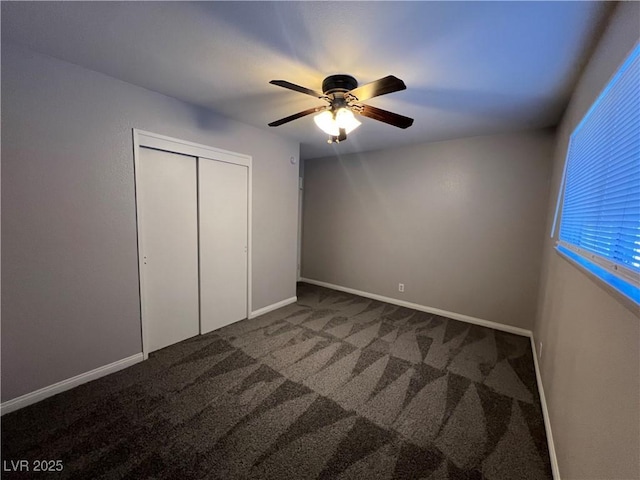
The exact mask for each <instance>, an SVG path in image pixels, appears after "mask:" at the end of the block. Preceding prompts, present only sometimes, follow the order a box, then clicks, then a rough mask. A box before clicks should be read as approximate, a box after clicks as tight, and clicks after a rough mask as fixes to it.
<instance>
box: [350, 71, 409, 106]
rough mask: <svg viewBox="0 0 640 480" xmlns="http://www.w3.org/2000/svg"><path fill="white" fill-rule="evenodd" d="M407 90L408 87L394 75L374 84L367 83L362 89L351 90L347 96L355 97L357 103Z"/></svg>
mask: <svg viewBox="0 0 640 480" xmlns="http://www.w3.org/2000/svg"><path fill="white" fill-rule="evenodd" d="M406 88H407V86H406V85H405V84H404V82H403V81H402V80H400V79H399V78H397V77H394V76H393V75H388V76H386V77H384V78H381V79H379V80H376V81H374V82H371V83H367V84H365V85H362V86H361V87H358V88H354V89H353V90H350V91H349V92H348V93H347V96H353V97H355V101H357V102H364V101H365V100H369V99H370V98H373V97H378V96H380V95H386V94H387V93H393V92H399V91H400V90H405V89H406Z"/></svg>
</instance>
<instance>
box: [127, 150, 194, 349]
mask: <svg viewBox="0 0 640 480" xmlns="http://www.w3.org/2000/svg"><path fill="white" fill-rule="evenodd" d="M196 167H197V164H196V158H195V157H189V156H186V155H179V154H176V153H169V152H163V151H159V150H152V149H148V148H141V149H140V159H139V169H140V172H139V175H138V178H139V181H138V182H139V183H138V186H139V190H140V191H139V192H138V201H139V202H140V206H141V207H142V208H141V209H140V212H141V219H140V222H139V225H140V226H141V228H140V232H139V235H141V244H142V248H143V252H142V255H143V265H142V266H143V272H142V274H143V275H144V278H143V283H142V284H143V289H144V292H143V299H144V305H143V315H144V316H145V322H146V326H147V332H146V335H147V342H148V345H149V349H148V350H149V351H154V350H158V349H160V348H163V347H166V346H168V345H172V344H174V343H177V342H180V341H182V340H184V339H186V338H189V337H193V336H195V335H198V333H199V331H200V325H199V305H198V204H197V201H198V198H197V195H198V194H197V171H196Z"/></svg>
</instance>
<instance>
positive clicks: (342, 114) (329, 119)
mask: <svg viewBox="0 0 640 480" xmlns="http://www.w3.org/2000/svg"><path fill="white" fill-rule="evenodd" d="M313 121H314V122H316V125H317V126H318V128H319V129H320V130H322V131H323V132H325V133H326V134H327V135H331V136H332V137H337V136H338V135H340V129H341V128H342V129H344V130H345V132H346V133H347V134H349V133H351V132H352V131H354V130H355V129H356V128H358V127H359V126H360V125H361V123H360V122H359V121H358V120H357V119H356V117H355V116H354V115H353V112H352V111H351V110H349V109H348V108H339V109H338V111H336V112H335V113H333V112H332V111H330V110H325V111H324V112H322V113H320V114H318V115H316V116H315V117H313Z"/></svg>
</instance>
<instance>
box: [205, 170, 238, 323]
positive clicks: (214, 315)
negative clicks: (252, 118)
mask: <svg viewBox="0 0 640 480" xmlns="http://www.w3.org/2000/svg"><path fill="white" fill-rule="evenodd" d="M198 162H199V163H198V179H199V195H200V309H201V310H200V312H201V316H200V328H201V331H202V333H207V332H210V331H212V330H215V329H217V328H220V327H223V326H225V325H228V324H230V323H233V322H236V321H238V320H242V319H244V318H247V245H248V244H247V218H248V217H247V192H248V168H247V167H245V166H241V165H234V164H231V163H224V162H218V161H213V160H207V159H203V158H200V159H199V160H198Z"/></svg>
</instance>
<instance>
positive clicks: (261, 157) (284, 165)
mask: <svg viewBox="0 0 640 480" xmlns="http://www.w3.org/2000/svg"><path fill="white" fill-rule="evenodd" d="M134 127H135V128H140V129H143V130H148V131H152V132H155V133H160V134H164V135H168V136H172V137H177V138H181V139H185V140H189V141H193V142H198V143H203V144H206V145H211V146H214V147H219V148H222V149H226V150H231V151H235V152H240V153H244V154H249V155H252V156H253V162H254V163H253V166H254V168H253V279H252V288H253V309H254V310H256V309H258V308H261V307H264V306H266V305H270V304H272V303H275V302H278V301H280V300H283V299H285V298H289V297H292V296H294V295H295V281H296V242H297V203H298V202H297V179H298V166H297V165H291V163H290V161H289V158H290V157H291V156H294V157H296V158H297V157H298V153H299V145H298V144H297V143H294V142H292V141H289V140H284V139H282V138H280V137H278V136H275V135H273V134H270V133H268V132H266V131H262V130H259V129H256V128H254V127H250V126H247V125H243V124H240V123H237V122H233V121H230V120H227V119H225V118H222V117H220V116H217V115H215V114H213V113H211V112H209V111H206V110H204V109H201V108H198V107H195V106H192V105H188V104H186V103H183V102H180V101H178V100H175V99H172V98H169V97H166V96H163V95H160V94H158V93H154V92H151V91H148V90H145V89H142V88H139V87H136V86H133V85H130V84H127V83H124V82H121V81H119V80H115V79H113V78H111V77H108V76H105V75H102V74H98V73H95V72H92V71H90V70H86V69H83V68H81V67H78V66H75V65H72V64H69V63H65V62H62V61H58V60H56V59H52V58H50V57H46V56H42V55H39V54H36V53H33V52H31V51H29V50H26V49H23V48H21V47H17V46H11V45H8V44H7V43H3V45H2V259H3V262H2V286H3V291H2V400H3V401H4V400H8V399H11V398H14V397H17V396H19V395H22V394H25V393H28V392H31V391H33V390H36V389H38V388H41V387H45V386H47V385H50V384H52V383H55V382H58V381H61V380H64V379H67V378H69V377H72V376H74V375H77V374H80V373H83V372H86V371H89V370H92V369H94V368H97V367H100V366H102V365H105V364H108V363H111V362H114V361H116V360H120V359H122V358H125V357H128V356H130V355H133V354H136V353H138V352H140V351H141V339H140V316H139V297H138V271H137V251H136V219H135V203H134V177H133V150H132V134H131V129H132V128H134Z"/></svg>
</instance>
